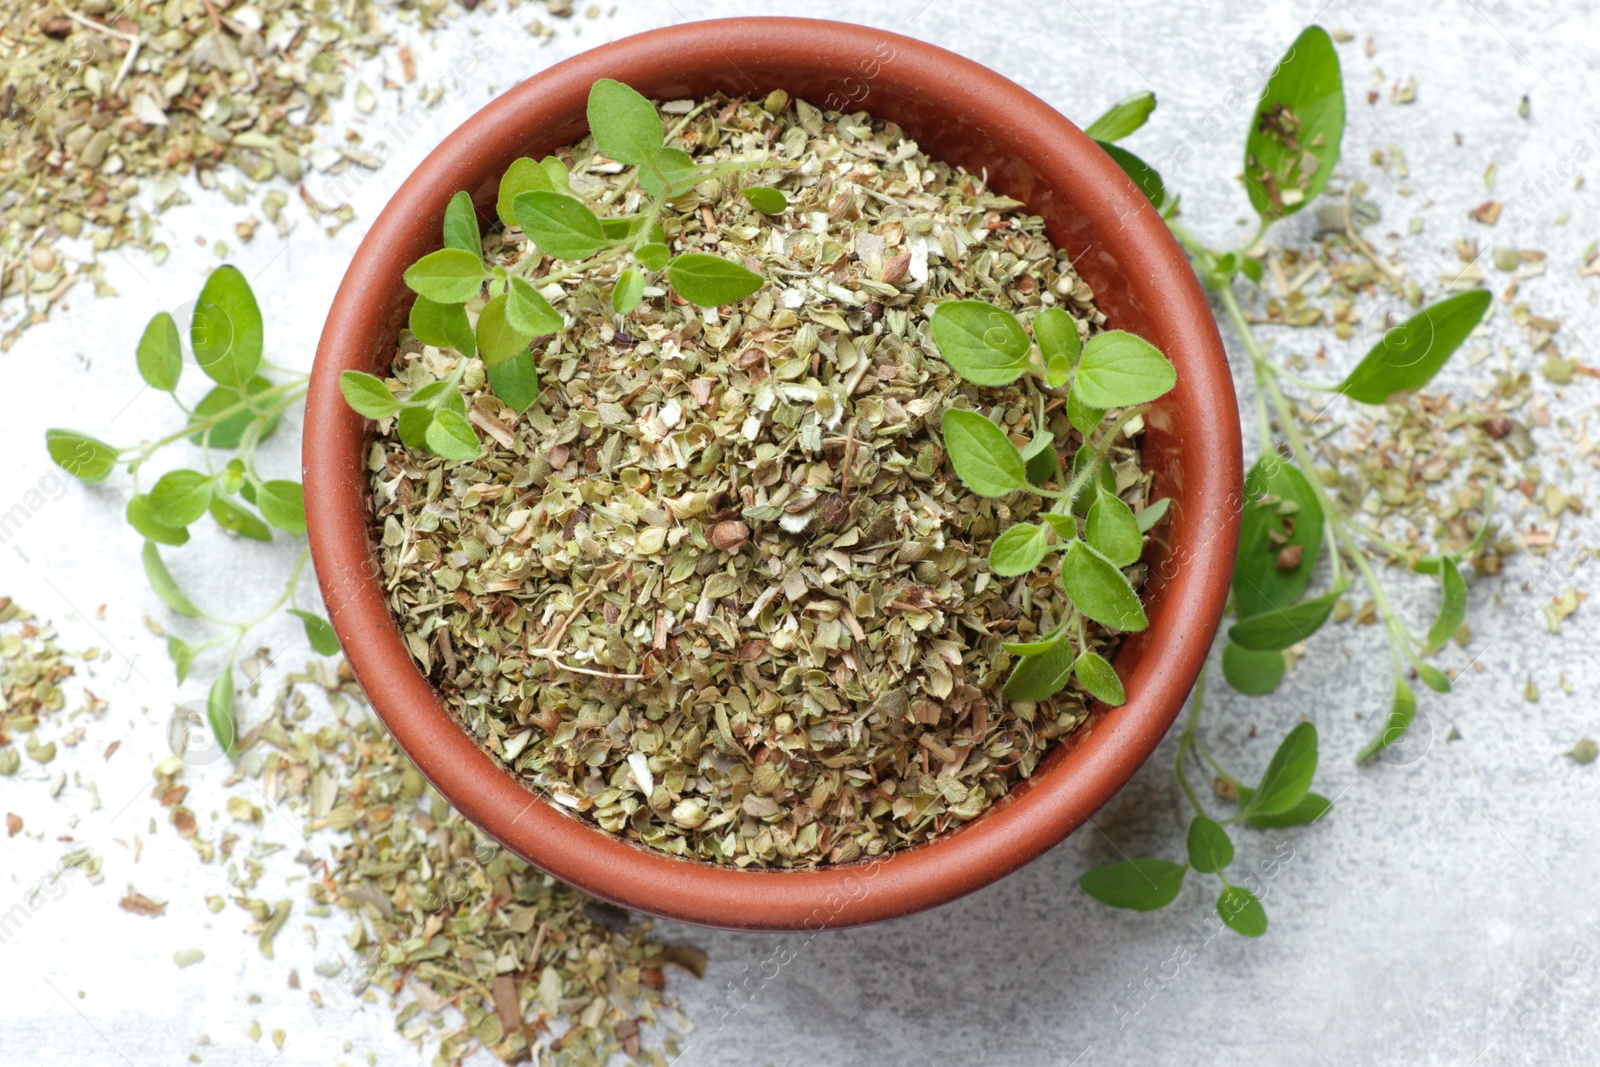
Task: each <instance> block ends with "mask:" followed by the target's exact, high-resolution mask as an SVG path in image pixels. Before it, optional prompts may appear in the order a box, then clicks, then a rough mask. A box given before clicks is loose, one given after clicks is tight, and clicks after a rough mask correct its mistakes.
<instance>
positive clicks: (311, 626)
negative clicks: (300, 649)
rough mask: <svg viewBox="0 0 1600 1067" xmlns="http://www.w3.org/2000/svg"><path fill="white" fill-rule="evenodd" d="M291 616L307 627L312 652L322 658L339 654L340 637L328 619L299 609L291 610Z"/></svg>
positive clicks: (307, 638) (307, 636) (307, 637)
mask: <svg viewBox="0 0 1600 1067" xmlns="http://www.w3.org/2000/svg"><path fill="white" fill-rule="evenodd" d="M289 614H290V615H293V616H294V617H295V618H297V619H299V620H300V621H301V623H303V624H304V625H305V628H306V640H307V641H310V642H311V648H312V651H314V652H316V653H317V654H318V655H320V656H333V655H337V654H338V652H339V635H338V634H336V633H334V632H333V626H332V625H331V624H329V622H328V620H327V619H324V618H323V617H322V616H321V615H317V614H315V613H314V612H310V611H301V610H300V609H299V608H290V609H289Z"/></svg>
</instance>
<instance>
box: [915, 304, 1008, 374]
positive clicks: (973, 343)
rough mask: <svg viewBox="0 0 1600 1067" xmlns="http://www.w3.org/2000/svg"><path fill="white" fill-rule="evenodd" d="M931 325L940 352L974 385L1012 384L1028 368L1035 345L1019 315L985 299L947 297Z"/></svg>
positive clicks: (938, 307)
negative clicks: (1018, 318)
mask: <svg viewBox="0 0 1600 1067" xmlns="http://www.w3.org/2000/svg"><path fill="white" fill-rule="evenodd" d="M928 328H929V330H930V331H931V332H932V334H933V343H934V344H935V345H937V346H938V348H939V355H940V356H941V357H943V359H944V361H945V362H946V363H948V364H950V366H951V368H952V369H953V370H954V371H955V372H956V373H957V374H959V375H961V376H962V377H963V378H965V379H966V380H967V381H969V382H971V383H973V384H974V385H1010V384H1011V383H1012V382H1014V381H1016V380H1017V379H1018V378H1020V377H1022V373H1023V371H1025V370H1027V369H1028V361H1029V358H1030V357H1031V355H1032V352H1033V346H1032V344H1031V343H1030V342H1029V341H1028V332H1027V331H1026V330H1024V329H1023V328H1022V323H1020V322H1018V321H1017V317H1016V316H1015V315H1013V314H1011V312H1009V311H1006V310H1005V309H1004V308H997V307H995V306H994V305H993V304H987V303H984V302H983V301H982V300H946V301H945V302H944V303H942V304H940V305H938V306H937V307H935V308H934V309H933V317H932V319H930V320H929V323H928Z"/></svg>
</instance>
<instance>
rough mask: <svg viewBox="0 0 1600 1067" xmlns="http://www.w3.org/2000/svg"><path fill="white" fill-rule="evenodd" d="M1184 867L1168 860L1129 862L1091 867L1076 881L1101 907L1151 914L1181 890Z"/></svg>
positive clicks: (1185, 866)
mask: <svg viewBox="0 0 1600 1067" xmlns="http://www.w3.org/2000/svg"><path fill="white" fill-rule="evenodd" d="M1188 872H1189V868H1188V866H1187V865H1186V864H1182V863H1173V862H1172V861H1171V860H1129V861H1128V862H1126V863H1113V864H1112V865H1111V866H1109V867H1092V868H1090V869H1089V870H1087V871H1084V872H1083V874H1082V875H1080V876H1079V878H1078V884H1079V885H1080V886H1082V887H1083V891H1084V892H1085V893H1088V894H1089V895H1090V896H1091V897H1094V899H1096V900H1098V901H1099V902H1100V903H1102V904H1109V905H1110V906H1111V907H1113V908H1128V909H1130V910H1132V911H1155V910H1156V909H1157V908H1164V907H1166V906H1167V905H1168V904H1171V903H1172V900H1173V898H1174V897H1176V896H1177V895H1178V890H1180V889H1182V888H1183V876H1184V875H1185V874H1187V873H1188Z"/></svg>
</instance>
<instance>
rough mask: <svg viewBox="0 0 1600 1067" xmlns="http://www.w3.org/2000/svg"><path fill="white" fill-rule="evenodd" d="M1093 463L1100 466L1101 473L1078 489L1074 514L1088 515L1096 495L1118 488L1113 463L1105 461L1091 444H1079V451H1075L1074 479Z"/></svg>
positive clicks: (1074, 503) (1073, 509)
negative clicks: (1112, 467)
mask: <svg viewBox="0 0 1600 1067" xmlns="http://www.w3.org/2000/svg"><path fill="white" fill-rule="evenodd" d="M1091 463H1094V464H1096V465H1097V466H1098V469H1099V473H1098V474H1096V475H1095V476H1094V477H1093V478H1091V479H1089V480H1088V481H1087V482H1085V483H1084V484H1083V488H1081V489H1079V490H1078V495H1077V496H1076V497H1074V498H1073V500H1072V513H1073V514H1074V515H1088V514H1089V508H1090V507H1092V506H1093V505H1094V501H1095V497H1096V496H1097V495H1099V493H1100V492H1101V491H1104V492H1107V493H1114V492H1116V490H1117V476H1116V473H1115V472H1114V471H1112V469H1111V464H1109V463H1106V462H1104V461H1103V460H1102V459H1101V458H1100V456H1099V454H1098V453H1097V452H1095V450H1094V446H1093V445H1090V444H1083V445H1079V446H1078V451H1076V452H1074V453H1073V455H1072V480H1073V481H1077V480H1078V478H1079V476H1081V475H1082V474H1083V472H1084V471H1085V470H1087V469H1088V466H1089V464H1091Z"/></svg>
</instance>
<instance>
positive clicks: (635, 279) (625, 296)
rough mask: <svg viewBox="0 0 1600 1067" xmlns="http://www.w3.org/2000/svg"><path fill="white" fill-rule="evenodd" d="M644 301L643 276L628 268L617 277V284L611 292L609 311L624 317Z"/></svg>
mask: <svg viewBox="0 0 1600 1067" xmlns="http://www.w3.org/2000/svg"><path fill="white" fill-rule="evenodd" d="M643 299H644V275H643V274H640V273H639V272H638V271H637V270H635V269H633V268H632V267H629V268H628V269H627V270H625V271H623V272H622V273H621V274H619V275H617V284H616V285H615V286H614V287H613V288H612V290H611V309H612V310H613V311H615V312H616V313H617V314H618V315H626V314H627V313H628V312H630V311H632V310H633V309H634V308H636V307H638V306H639V301H641V300H643Z"/></svg>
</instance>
